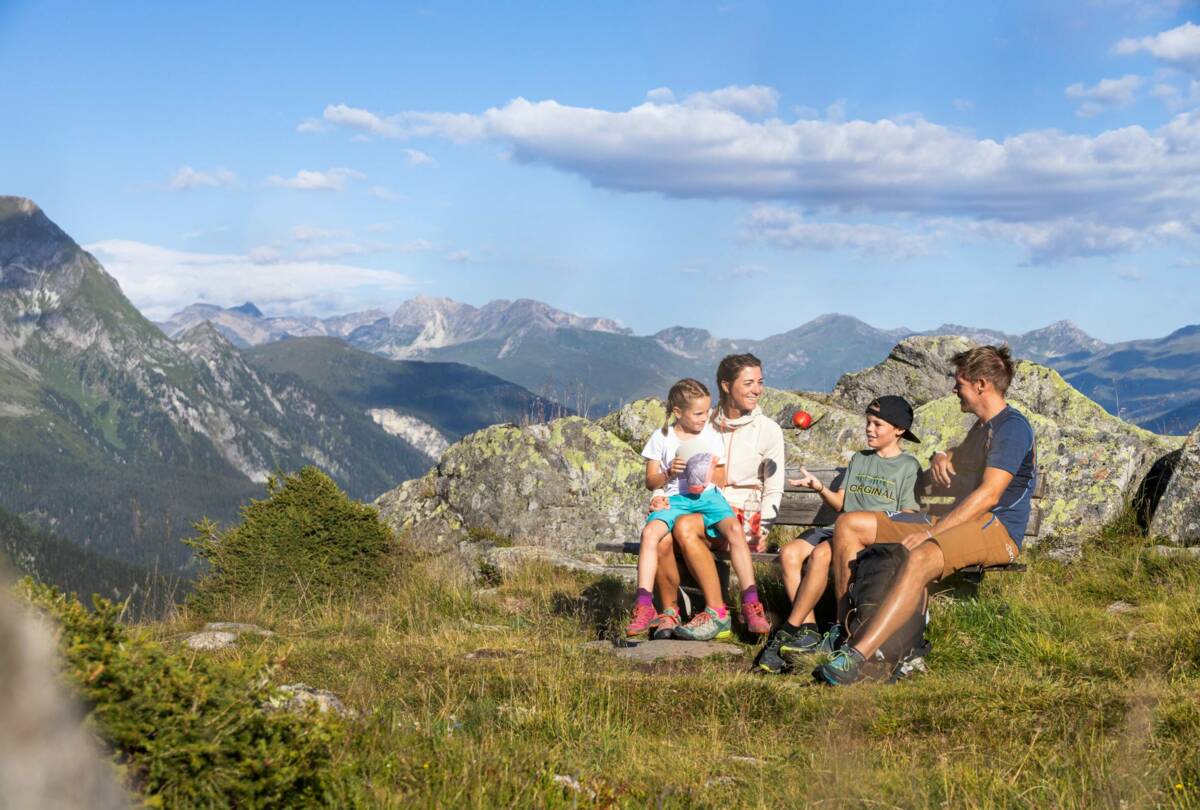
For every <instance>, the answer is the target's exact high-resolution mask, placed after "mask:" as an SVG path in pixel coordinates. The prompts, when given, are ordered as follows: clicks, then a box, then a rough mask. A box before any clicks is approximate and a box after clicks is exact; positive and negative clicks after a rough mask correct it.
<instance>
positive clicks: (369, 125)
mask: <svg viewBox="0 0 1200 810" xmlns="http://www.w3.org/2000/svg"><path fill="white" fill-rule="evenodd" d="M323 118H324V120H325V122H326V123H329V124H333V125H335V126H342V127H349V128H350V129H357V130H360V131H362V132H366V133H370V134H371V135H379V136H380V137H383V138H396V137H399V136H400V135H401V134H402V132H403V131H402V129H401V128H400V127H398V126H397V125H395V124H391V123H388V122H387V121H384V120H383V119H382V118H380V117H379V116H378V115H375V113H373V112H371V111H369V110H364V109H360V108H357V107H350V106H348V105H346V104H330V105H329V106H328V107H326V108H325V113H324V116H323Z"/></svg>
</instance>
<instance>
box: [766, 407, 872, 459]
mask: <svg viewBox="0 0 1200 810" xmlns="http://www.w3.org/2000/svg"><path fill="white" fill-rule="evenodd" d="M759 407H760V408H762V411H763V413H764V414H766V415H767V416H769V417H770V418H771V419H773V420H775V421H776V422H778V423H779V425H780V426H781V427H782V428H783V441H784V447H785V451H786V456H787V465H788V467H796V466H799V465H804V466H806V467H810V468H813V469H819V468H823V467H844V466H845V465H846V462H847V461H849V460H850V456H852V455H853V454H854V451H856V450H861V449H862V448H863V447H864V446H865V439H864V438H863V417H862V414H861V413H858V412H855V411H851V410H848V409H847V408H844V407H842V406H841V405H840V404H837V403H835V402H833V401H832V399H831V398H830V396H829V395H828V394H813V393H808V392H803V393H802V392H795V391H780V390H778V389H773V388H768V389H766V390H764V391H763V396H762V398H761V399H760V400H759ZM796 411H808V413H809V414H811V415H812V418H813V422H812V426H811V427H809V428H808V429H807V430H799V429H797V428H795V427H793V425H792V414H794V413H795V412H796Z"/></svg>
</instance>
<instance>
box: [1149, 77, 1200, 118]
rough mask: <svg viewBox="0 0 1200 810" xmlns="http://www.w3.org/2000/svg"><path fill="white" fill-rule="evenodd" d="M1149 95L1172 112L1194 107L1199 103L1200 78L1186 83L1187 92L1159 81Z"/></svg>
mask: <svg viewBox="0 0 1200 810" xmlns="http://www.w3.org/2000/svg"><path fill="white" fill-rule="evenodd" d="M1150 95H1152V96H1154V97H1155V98H1157V99H1159V100H1160V101H1162V103H1163V104H1165V105H1167V109H1169V110H1171V111H1172V112H1178V111H1179V110H1182V109H1184V108H1185V107H1194V106H1197V105H1200V79H1192V80H1191V81H1190V82H1189V83H1188V88H1187V93H1184V91H1183V88H1181V87H1178V86H1176V85H1174V84H1171V83H1169V82H1166V81H1160V82H1158V83H1157V84H1155V85H1154V88H1153V89H1152V90H1151V91H1150Z"/></svg>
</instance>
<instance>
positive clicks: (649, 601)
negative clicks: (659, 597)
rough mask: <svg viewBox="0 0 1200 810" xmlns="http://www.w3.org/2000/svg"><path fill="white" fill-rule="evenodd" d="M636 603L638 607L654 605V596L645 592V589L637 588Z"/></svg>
mask: <svg viewBox="0 0 1200 810" xmlns="http://www.w3.org/2000/svg"><path fill="white" fill-rule="evenodd" d="M637 603H638V604H639V605H653V604H654V594H652V593H650V591H648V590H646V589H645V588H638V589H637Z"/></svg>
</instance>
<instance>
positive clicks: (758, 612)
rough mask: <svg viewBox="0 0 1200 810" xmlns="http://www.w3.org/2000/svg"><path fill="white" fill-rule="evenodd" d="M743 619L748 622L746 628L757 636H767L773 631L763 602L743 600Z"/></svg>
mask: <svg viewBox="0 0 1200 810" xmlns="http://www.w3.org/2000/svg"><path fill="white" fill-rule="evenodd" d="M742 621H744V622H745V623H746V629H747V630H749V631H750V632H751V633H753V634H754V635H756V636H765V635H766V634H767V633H770V632H771V623H770V622H769V621H767V613H766V611H765V610H763V606H762V602H758V601H754V602H743V603H742Z"/></svg>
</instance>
